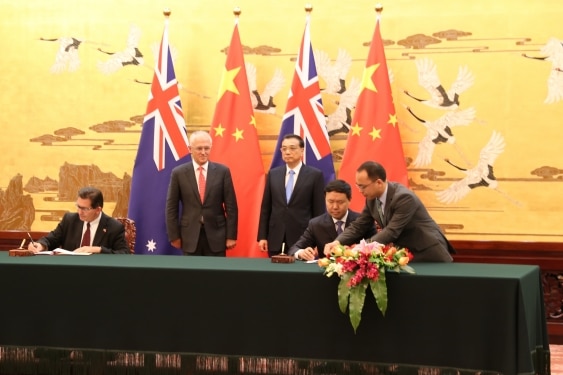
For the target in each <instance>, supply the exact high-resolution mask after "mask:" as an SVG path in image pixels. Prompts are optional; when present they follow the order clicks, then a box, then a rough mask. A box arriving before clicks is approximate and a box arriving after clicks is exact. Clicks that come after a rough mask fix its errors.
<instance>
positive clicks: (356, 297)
mask: <svg viewBox="0 0 563 375" xmlns="http://www.w3.org/2000/svg"><path fill="white" fill-rule="evenodd" d="M366 289H367V282H363V281H362V282H361V283H360V284H359V285H357V286H355V287H353V288H350V305H349V312H348V314H349V315H350V323H352V327H353V328H354V333H355V332H356V329H357V328H358V326H359V325H360V320H362V310H363V308H364V300H365V299H366Z"/></svg>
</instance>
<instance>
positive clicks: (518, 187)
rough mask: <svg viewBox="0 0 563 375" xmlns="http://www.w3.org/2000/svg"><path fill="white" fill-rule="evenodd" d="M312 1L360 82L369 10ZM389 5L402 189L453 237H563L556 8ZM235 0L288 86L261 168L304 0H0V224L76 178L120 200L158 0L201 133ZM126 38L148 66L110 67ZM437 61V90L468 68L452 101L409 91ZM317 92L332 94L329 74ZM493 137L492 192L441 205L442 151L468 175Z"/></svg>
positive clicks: (260, 53)
mask: <svg viewBox="0 0 563 375" xmlns="http://www.w3.org/2000/svg"><path fill="white" fill-rule="evenodd" d="M312 5H313V6H314V10H313V13H312V18H311V33H312V43H313V47H314V49H316V50H319V51H322V52H319V56H320V55H322V54H323V53H326V54H327V55H328V56H329V57H330V60H331V63H335V62H336V61H337V57H338V55H339V51H340V53H341V56H342V55H349V56H350V58H351V65H350V67H349V69H348V70H346V71H344V72H343V74H344V77H345V80H346V84H347V85H348V86H349V87H350V86H351V85H352V82H353V80H354V79H359V78H361V75H362V70H363V66H364V62H365V58H366V56H367V52H368V47H369V42H370V40H371V37H372V34H373V30H374V27H375V11H374V5H375V3H372V2H369V1H364V0H360V1H353V2H352V1H328V0H322V1H318V2H316V3H312ZM383 5H384V11H383V15H382V21H381V32H382V37H383V39H384V40H385V45H386V47H385V51H386V56H387V60H388V65H389V68H390V71H391V73H390V76H391V78H392V88H393V97H394V101H395V106H396V109H397V115H398V118H399V126H400V130H401V135H402V139H403V146H404V151H405V156H406V158H407V162H408V163H409V164H408V171H409V178H410V180H411V187H412V188H413V189H414V190H415V191H416V193H417V195H419V196H420V197H421V198H422V200H423V201H424V202H425V204H426V206H427V207H428V209H429V210H430V212H431V214H432V216H433V217H434V218H435V219H436V221H437V222H438V223H439V224H440V225H441V226H442V228H443V229H444V230H445V231H446V233H447V236H448V237H449V238H450V239H475V240H479V239H485V240H516V241H554V242H561V241H563V229H562V226H561V222H562V221H563V203H562V200H561V198H560V195H561V190H562V187H563V157H561V148H562V146H563V142H562V141H561V137H560V134H561V133H562V131H561V126H563V125H562V124H561V119H562V118H563V46H562V44H561V40H560V38H563V29H562V28H561V19H562V18H563V2H561V1H559V0H545V1H537V2H530V1H523V0H516V1H515V0H512V1H507V0H498V1H494V2H493V1H490V0H474V1H471V2H453V1H451V2H447V1H443V0H428V1H420V0H417V1H414V0H393V1H388V2H386V3H383ZM235 6H240V8H241V9H242V15H241V19H240V26H239V27H240V33H241V39H242V43H243V45H244V46H246V47H247V48H246V54H245V59H246V62H247V63H251V64H253V65H254V66H255V67H256V89H257V90H258V91H260V92H263V91H264V90H265V87H266V85H267V84H268V82H270V81H271V79H272V78H273V77H274V76H275V74H276V71H277V70H279V72H280V73H281V76H283V80H284V81H285V84H284V85H283V86H282V87H281V88H280V89H279V90H277V91H276V92H275V93H274V94H273V102H274V103H275V105H276V107H270V108H267V109H264V110H261V111H257V112H256V117H257V121H258V132H259V136H260V144H261V147H262V152H263V160H264V167H265V169H266V170H267V169H268V167H269V164H270V160H271V158H272V152H273V149H274V146H275V140H276V138H277V134H278V131H279V127H280V124H281V118H282V116H283V112H284V108H285V103H286V99H287V95H288V90H289V87H290V84H291V79H292V76H293V69H294V64H295V62H294V58H295V55H296V53H297V50H298V48H299V42H300V40H301V36H302V34H303V30H304V25H305V12H304V9H303V8H304V3H303V2H302V1H295V0H285V1H275V0H262V1H255V0H240V1H237V2H235V1H230V0H229V1H223V0H217V1H199V0H198V1H196V0H194V1H185V0H168V1H160V0H158V1H155V0H151V1H148V0H144V1H143V0H136V1H132V0H120V1H109V0H96V1H93V0H81V1H70V0H59V1H50V2H46V1H43V0H26V1H9V0H0V37H1V48H2V57H1V58H0V68H1V70H0V71H1V72H2V75H1V78H0V80H1V87H2V94H1V95H0V108H1V111H0V124H1V126H2V130H3V136H2V137H1V138H0V147H1V149H2V156H1V159H0V160H1V166H2V177H1V179H0V187H1V188H2V194H1V196H0V209H2V212H0V216H1V217H0V226H2V228H0V229H18V228H14V226H16V227H19V228H22V229H29V226H31V227H32V229H33V230H50V229H52V228H53V227H54V226H55V225H56V222H57V221H58V219H59V218H60V216H61V214H62V212H64V211H65V210H73V208H74V206H73V204H74V199H75V196H74V195H73V194H74V193H75V191H76V190H75V188H76V187H77V186H80V185H82V184H84V183H90V184H92V185H98V186H102V187H104V193H106V192H107V193H106V200H107V202H106V206H105V211H106V212H108V213H109V214H111V213H112V211H113V210H114V208H115V207H116V202H117V201H118V199H119V197H121V199H122V202H121V203H120V204H121V205H123V204H124V203H123V199H124V198H123V197H127V196H128V191H126V187H127V181H128V178H129V177H130V175H131V171H132V168H133V162H134V158H135V155H136V150H137V144H138V141H139V136H140V131H141V124H142V116H143V115H144V111H145V109H146V103H147V97H148V93H149V88H150V87H149V86H148V85H147V84H146V83H148V82H150V81H151V79H152V75H153V67H154V53H153V49H154V46H155V45H156V44H157V43H158V42H159V41H160V38H161V36H162V31H163V25H164V17H163V16H162V10H163V8H164V7H169V8H170V9H171V10H172V15H171V18H170V29H169V32H170V43H171V45H172V46H173V47H174V49H175V69H176V75H177V78H178V80H179V81H180V83H181V85H182V90H181V98H182V105H183V107H184V112H185V116H186V121H187V124H188V130H189V132H191V131H193V130H195V129H205V130H207V129H209V124H210V122H211V119H212V116H213V111H214V108H215V99H216V93H217V89H218V86H219V80H220V78H221V72H222V69H223V66H224V63H225V57H226V56H225V54H224V49H225V48H226V47H227V46H228V43H229V41H230V37H231V33H232V30H233V21H234V17H233V14H232V9H233V8H234V7H235ZM72 38H74V39H72ZM128 39H129V41H130V42H134V43H135V44H136V46H137V48H138V50H139V51H140V52H141V53H142V55H143V57H142V59H139V58H138V59H137V62H138V65H125V66H121V65H118V66H115V65H112V61H113V60H114V59H115V58H118V57H120V56H121V55H120V54H119V53H116V52H120V51H123V50H124V49H125V47H126V46H127V43H128ZM73 43H74V45H75V46H78V47H77V49H75V50H74V52H75V54H74V55H73V53H72V52H73V50H72V48H73V47H69V46H70V45H71V44H73ZM65 47H68V48H66V51H65ZM65 52H66V53H65ZM69 52H70V53H69ZM108 53H113V54H108ZM70 55H72V56H70ZM65 56H66V57H65ZM65 59H67V60H65ZM417 64H418V66H417ZM431 64H435V66H436V72H437V74H438V75H439V77H440V81H441V83H442V84H443V86H444V87H445V89H446V90H448V89H449V88H450V86H451V85H452V84H453V83H454V81H455V80H456V77H457V75H458V72H459V70H460V67H461V68H462V70H463V71H465V72H467V74H469V75H470V76H472V83H471V84H469V85H468V87H467V89H466V90H465V91H464V92H462V93H461V95H460V97H459V102H460V104H459V108H457V109H452V108H450V109H449V110H444V109H436V108H432V107H430V106H428V105H426V104H425V103H424V102H419V101H416V100H415V99H413V98H412V97H410V96H409V95H407V94H406V93H405V91H407V92H408V93H409V94H410V95H412V96H415V97H419V98H427V97H428V93H427V92H426V90H425V89H424V88H423V86H421V85H420V84H419V79H418V69H422V67H423V65H426V66H431ZM277 74H278V76H277V77H278V79H279V78H280V75H279V73H277ZM321 87H328V86H327V82H326V81H325V80H323V79H321ZM348 93H349V94H350V92H348ZM342 95H344V94H342ZM341 99H342V101H344V97H342V96H341V95H340V94H335V93H325V94H323V101H324V105H325V113H326V114H327V115H329V116H330V115H331V114H336V110H337V106H338V104H339V103H340V102H341ZM407 108H408V109H410V111H411V112H412V114H411V113H410V112H409V110H408V109H407ZM413 114H415V115H416V116H417V117H418V119H417V118H416V117H414V116H413ZM444 116H445V117H444ZM460 116H461V117H462V119H460ZM456 122H457V123H458V124H462V123H463V124H465V125H461V126H455V125H456ZM447 124H449V125H450V128H451V131H452V133H453V135H454V136H455V142H454V143H440V144H437V145H436V146H435V148H434V152H433V153H432V158H431V161H430V163H429V164H427V165H422V166H421V165H419V164H420V163H415V164H418V165H416V166H415V165H414V164H413V161H415V160H416V158H417V155H418V152H419V143H420V142H421V141H423V139H424V138H425V136H426V126H428V127H432V126H434V127H439V126H443V125H447ZM493 133H497V134H499V135H500V136H501V137H502V139H503V141H504V148H503V149H502V150H501V151H502V152H500V154H499V155H498V157H497V158H496V160H495V161H494V165H493V167H494V175H495V176H496V178H497V181H498V188H497V189H496V190H494V189H491V188H487V187H478V188H475V189H472V190H471V191H470V192H469V193H468V194H467V195H466V196H465V197H464V198H463V199H461V200H459V201H457V202H454V203H446V202H444V200H443V199H442V200H440V199H439V197H438V196H437V194H436V193H437V192H439V191H443V190H446V189H447V188H448V187H449V186H450V185H451V184H452V183H455V182H456V181H459V180H461V179H463V178H464V177H465V174H464V173H463V172H462V171H460V170H458V169H456V168H454V167H453V166H451V165H450V164H448V163H446V162H445V160H444V159H448V160H450V161H451V162H452V163H454V164H456V165H458V166H460V167H464V168H466V169H471V168H472V167H475V166H477V165H478V161H479V158H480V152H481V150H482V149H483V148H484V146H485V145H486V144H487V142H488V141H489V139H490V138H491V136H492V134H493ZM345 142H346V134H345V133H344V132H343V131H340V132H337V133H336V134H334V135H332V136H331V145H332V147H333V151H334V155H335V160H336V168H337V169H338V167H339V160H340V159H339V155H341V153H342V149H343V148H344V147H345ZM450 142H453V140H452V141H450ZM211 157H213V155H212V156H211ZM234 162H236V161H234ZM241 162H243V161H241ZM10 184H12V185H11V188H9V185H10ZM20 184H21V185H20ZM22 187H23V191H22ZM69 191H71V192H70V193H69ZM14 192H15V193H14ZM14 202H16V203H14ZM22 202H24V203H25V204H27V205H29V204H30V202H32V204H33V208H34V210H35V211H34V213H33V214H32V215H31V217H28V218H27V219H25V220H15V219H14V217H15V216H22V215H23V216H25V215H26V214H25V212H29V211H25V210H22V209H21V207H20V210H18V209H17V208H14V206H17V205H21V204H24V203H22Z"/></svg>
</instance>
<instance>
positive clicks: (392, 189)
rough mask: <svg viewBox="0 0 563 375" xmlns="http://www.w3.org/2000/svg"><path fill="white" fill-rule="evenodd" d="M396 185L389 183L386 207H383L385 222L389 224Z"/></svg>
mask: <svg viewBox="0 0 563 375" xmlns="http://www.w3.org/2000/svg"><path fill="white" fill-rule="evenodd" d="M395 187H396V186H395V185H394V184H393V183H392V182H388V183H387V196H386V197H385V203H384V205H385V207H383V215H384V216H385V221H386V222H387V223H389V220H390V219H391V217H390V215H391V211H390V208H391V201H392V200H393V196H394V195H395Z"/></svg>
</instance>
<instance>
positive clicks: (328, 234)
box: [288, 210, 375, 258]
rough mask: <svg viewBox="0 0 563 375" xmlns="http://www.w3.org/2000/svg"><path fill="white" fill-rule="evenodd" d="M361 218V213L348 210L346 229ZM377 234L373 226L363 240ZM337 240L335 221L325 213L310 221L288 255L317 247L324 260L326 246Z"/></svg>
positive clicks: (320, 256)
mask: <svg viewBox="0 0 563 375" xmlns="http://www.w3.org/2000/svg"><path fill="white" fill-rule="evenodd" d="M359 216H360V214H359V213H357V212H355V211H352V210H348V216H347V217H346V223H345V226H344V228H348V227H349V226H350V224H352V222H353V221H354V220H356V219H357V218H358V217H359ZM374 234H375V226H374V225H373V222H372V225H371V229H370V230H368V231H367V233H365V234H364V236H363V237H362V238H370V237H371V236H373V235H374ZM335 238H336V226H335V225H334V220H333V219H332V217H331V216H330V214H328V213H324V214H322V215H320V216H317V217H314V218H312V219H311V220H310V221H309V225H308V226H307V229H305V232H304V233H303V235H301V237H300V238H299V239H298V240H297V242H296V243H295V244H294V245H293V246H292V247H291V248H290V249H289V252H288V254H289V255H292V256H295V253H296V252H297V250H299V249H305V248H307V247H312V248H313V249H314V248H315V247H316V248H317V251H318V253H319V258H323V257H324V256H325V255H324V253H323V249H324V247H325V245H326V244H327V243H329V242H332V241H334V239H335Z"/></svg>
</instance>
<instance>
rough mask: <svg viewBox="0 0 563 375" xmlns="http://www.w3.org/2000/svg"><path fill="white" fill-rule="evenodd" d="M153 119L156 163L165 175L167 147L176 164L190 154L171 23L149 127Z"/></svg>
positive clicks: (164, 38)
mask: <svg viewBox="0 0 563 375" xmlns="http://www.w3.org/2000/svg"><path fill="white" fill-rule="evenodd" d="M151 119H154V147H153V159H154V163H155V164H156V167H157V169H158V170H159V171H161V170H163V169H164V168H165V161H166V159H165V153H164V148H165V145H166V144H168V145H169V146H170V149H171V151H172V154H173V155H174V159H175V160H178V159H180V158H183V157H184V156H186V155H187V154H188V153H189V150H188V144H189V142H188V137H187V134H186V123H185V121H184V113H183V112H182V105H181V103H180V94H179V92H178V81H177V80H176V74H175V73H174V65H173V62H172V56H171V54H170V45H169V44H168V22H166V24H165V27H164V33H163V34H162V42H161V43H160V49H159V51H158V62H157V65H156V67H155V71H154V78H153V81H152V87H151V92H150V94H149V102H148V105H147V113H146V115H145V123H146V122H147V121H149V120H151Z"/></svg>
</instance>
